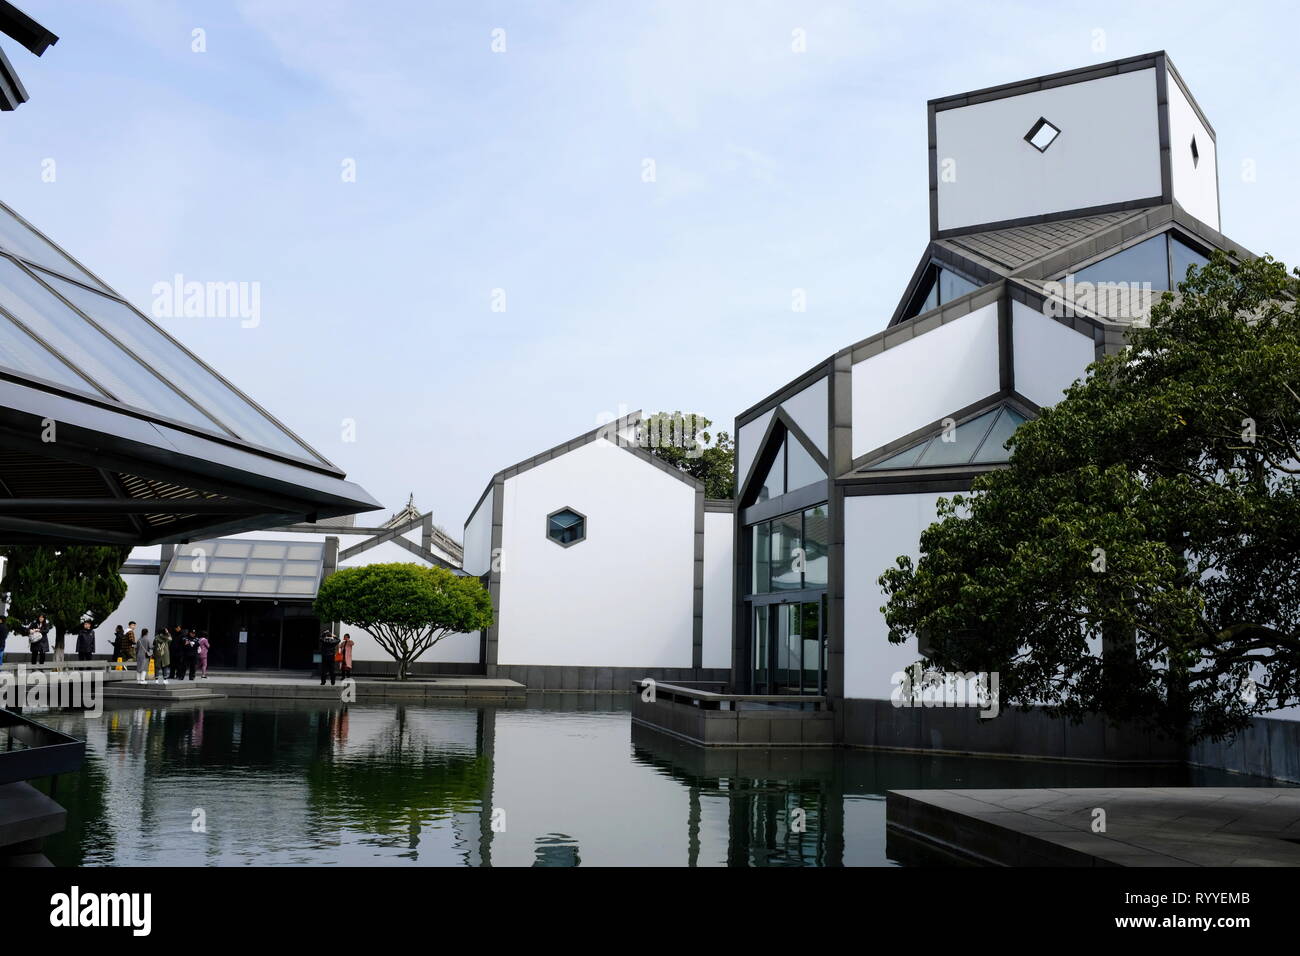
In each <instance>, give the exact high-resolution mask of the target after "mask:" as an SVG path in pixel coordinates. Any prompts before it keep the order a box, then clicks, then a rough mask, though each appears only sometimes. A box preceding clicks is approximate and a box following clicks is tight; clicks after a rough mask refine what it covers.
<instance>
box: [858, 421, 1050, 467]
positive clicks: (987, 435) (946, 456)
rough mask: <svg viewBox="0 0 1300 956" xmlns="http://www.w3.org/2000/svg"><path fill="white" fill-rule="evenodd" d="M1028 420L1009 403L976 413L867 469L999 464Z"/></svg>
mask: <svg viewBox="0 0 1300 956" xmlns="http://www.w3.org/2000/svg"><path fill="white" fill-rule="evenodd" d="M1024 423H1025V416H1023V415H1021V414H1020V413H1019V412H1017V411H1016V410H1015V409H1014V408H1012V407H1011V406H1009V405H1002V406H1000V407H998V408H995V409H993V410H992V411H988V412H984V413H983V414H982V415H977V416H976V417H975V418H972V419H971V420H970V421H966V422H962V423H961V424H960V425H958V426H957V427H956V428H953V429H951V430H948V431H942V432H939V434H937V435H934V436H932V437H930V438H926V439H922V440H921V441H919V442H917V443H916V444H915V445H912V446H911V447H909V448H905V449H903V450H902V451H900V452H898V453H897V454H894V455H891V456H890V457H888V458H886V459H885V460H884V461H878V462H876V463H875V464H874V465H868V466H867V469H866V470H868V471H887V470H890V469H894V468H943V467H948V468H952V467H955V466H959V465H968V464H969V465H975V464H979V465H985V464H997V463H999V462H1004V461H1007V460H1009V459H1010V457H1011V452H1010V451H1008V450H1007V448H1006V447H1005V446H1006V441H1007V439H1008V438H1010V437H1011V434H1012V432H1014V431H1015V430H1016V429H1017V428H1019V427H1020V426H1021V425H1023V424H1024Z"/></svg>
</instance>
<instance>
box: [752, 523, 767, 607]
mask: <svg viewBox="0 0 1300 956" xmlns="http://www.w3.org/2000/svg"><path fill="white" fill-rule="evenodd" d="M751 554H752V557H753V575H752V577H751V579H750V588H751V590H750V593H751V594H767V593H768V592H769V591H770V590H771V589H772V582H771V571H772V525H771V524H770V523H769V522H767V521H764V522H762V523H760V524H756V525H754V541H753V547H752V550H751Z"/></svg>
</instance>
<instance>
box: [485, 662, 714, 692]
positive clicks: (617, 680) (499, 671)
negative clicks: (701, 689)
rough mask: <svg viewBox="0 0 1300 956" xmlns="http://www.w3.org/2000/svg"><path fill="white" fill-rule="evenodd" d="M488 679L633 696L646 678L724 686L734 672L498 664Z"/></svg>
mask: <svg viewBox="0 0 1300 956" xmlns="http://www.w3.org/2000/svg"><path fill="white" fill-rule="evenodd" d="M489 671H491V672H492V673H490V674H489V675H488V676H489V677H504V678H506V679H508V680H514V681H518V682H519V683H521V684H523V685H524V686H525V687H527V688H528V690H529V691H530V692H532V691H547V692H549V691H601V692H608V691H613V692H615V693H622V694H626V693H630V692H631V690H632V685H633V682H634V681H639V680H641V679H642V678H644V677H649V678H652V679H653V680H656V681H662V682H663V683H669V684H670V683H673V682H685V683H698V682H700V681H708V682H717V683H722V684H725V683H726V682H727V681H728V680H729V679H730V677H731V669H730V668H727V667H723V668H710V667H700V668H694V667H558V666H554V665H539V664H497V665H496V666H495V668H489Z"/></svg>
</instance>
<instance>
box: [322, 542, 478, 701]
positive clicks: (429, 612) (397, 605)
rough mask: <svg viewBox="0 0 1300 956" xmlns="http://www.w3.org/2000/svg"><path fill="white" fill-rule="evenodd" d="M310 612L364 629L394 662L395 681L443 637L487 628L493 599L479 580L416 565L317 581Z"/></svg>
mask: <svg viewBox="0 0 1300 956" xmlns="http://www.w3.org/2000/svg"><path fill="white" fill-rule="evenodd" d="M315 610H316V614H317V616H318V617H320V618H321V620H324V621H339V622H342V623H344V624H348V625H352V626H355V627H359V628H364V629H365V630H367V631H369V632H370V634H371V635H373V637H374V638H375V640H376V641H377V642H378V643H379V645H380V647H382V648H383V649H384V650H385V651H387V652H388V654H389V655H391V656H392V658H393V660H395V661H397V679H398V680H406V677H407V675H408V673H409V671H410V668H411V665H412V664H414V663H415V662H416V661H417V660H419V659H420V656H421V655H422V654H423V653H424V652H425V651H427V650H428V649H429V648H431V647H433V645H435V644H437V643H438V642H439V641H440V640H442V639H443V638H444V637H446V636H447V635H449V634H464V633H468V632H470V631H480V630H483V629H484V628H487V627H491V626H492V600H491V598H489V597H488V593H487V590H486V589H484V587H483V585H482V584H480V583H479V580H478V578H474V577H469V576H461V575H457V574H453V573H452V572H451V571H448V570H446V569H445V568H430V567H425V566H423V565H419V564H367V565H364V566H362V567H359V568H343V569H342V570H340V571H335V572H334V573H333V574H331V575H330V576H329V577H327V578H326V579H325V580H324V581H322V582H321V586H320V592H319V593H318V594H317V596H316V603H315Z"/></svg>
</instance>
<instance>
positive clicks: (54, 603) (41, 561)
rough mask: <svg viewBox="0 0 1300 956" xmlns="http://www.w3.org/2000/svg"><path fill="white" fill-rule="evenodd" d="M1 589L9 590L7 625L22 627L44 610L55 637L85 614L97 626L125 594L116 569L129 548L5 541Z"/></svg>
mask: <svg viewBox="0 0 1300 956" xmlns="http://www.w3.org/2000/svg"><path fill="white" fill-rule="evenodd" d="M0 553H2V554H3V555H4V557H5V558H6V561H5V577H4V590H6V591H8V592H9V593H10V602H9V609H8V614H9V618H10V626H12V627H17V626H21V625H26V624H29V623H31V622H32V621H34V620H36V616H37V615H38V614H44V615H45V617H46V618H47V619H48V620H49V622H50V623H51V624H52V625H54V630H55V636H56V637H57V636H58V635H61V634H66V633H67V632H68V631H71V630H75V629H77V628H78V627H80V625H81V620H82V618H83V617H86V616H87V615H89V617H90V619H91V620H92V621H93V622H94V623H95V624H96V625H98V624H99V623H100V622H102V621H104V620H105V619H106V618H107V617H108V616H109V615H110V614H112V613H113V612H114V611H116V610H117V608H118V605H120V604H121V603H122V599H123V598H124V597H126V581H124V580H123V579H122V575H121V574H119V573H118V572H119V571H120V570H121V567H122V565H123V564H124V563H125V562H126V559H127V557H128V555H130V553H131V549H130V548H117V547H107V546H92V545H67V546H64V547H51V546H49V545H9V546H6V547H4V548H3V549H0Z"/></svg>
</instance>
